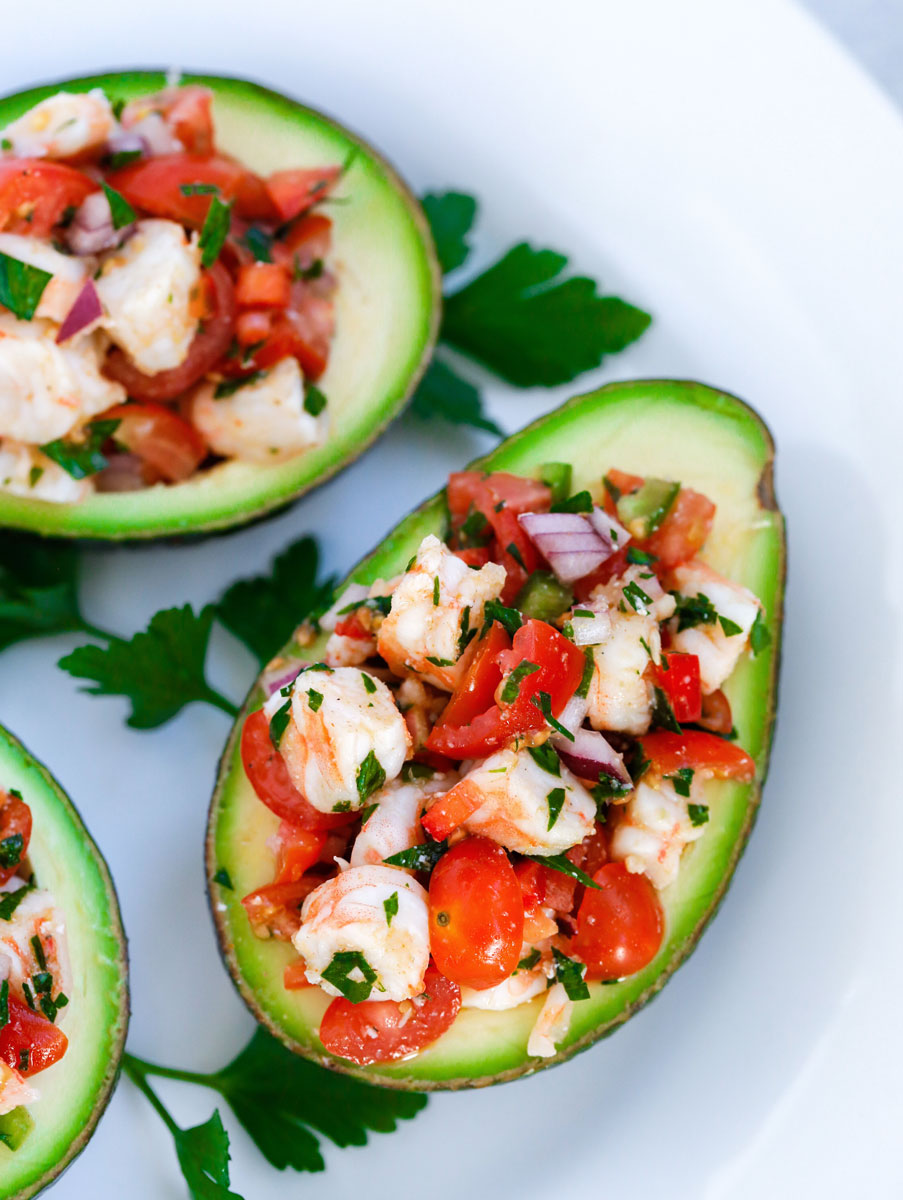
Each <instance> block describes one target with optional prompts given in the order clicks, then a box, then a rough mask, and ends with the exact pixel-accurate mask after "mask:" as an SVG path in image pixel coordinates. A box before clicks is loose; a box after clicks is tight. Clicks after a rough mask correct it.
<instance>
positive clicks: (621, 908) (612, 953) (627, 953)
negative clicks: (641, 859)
mask: <svg viewBox="0 0 903 1200" xmlns="http://www.w3.org/2000/svg"><path fill="white" fill-rule="evenodd" d="M593 882H594V883H597V884H598V885H599V890H597V889H595V888H587V889H586V891H585V892H584V895H583V899H582V901H581V902H580V908H579V910H578V912H577V932H576V934H575V935H574V937H573V938H572V939H571V942H570V945H569V947H568V949H569V952H570V953H571V954H574V955H576V956H577V958H579V959H580V961H581V962H585V963H586V967H587V971H586V976H587V978H588V979H620V978H621V977H622V976H624V975H635V974H636V972H637V971H642V969H643V967H645V966H647V965H648V964H649V963H651V962H652V960H653V958H655V956H656V954H658V952H659V948H660V947H661V944H662V938H663V937H664V932H665V920H664V914H663V913H662V907H661V904H660V903H659V899H658V895H657V893H656V891H655V888H654V887H653V886H652V884H651V883H650V882H649V880H648V879H647V878H646V876H645V875H632V874H631V873H630V872H629V871H628V870H627V868H626V867H625V866H624V864H623V863H621V862H613V863H606V865H605V866H603V867H600V868H599V870H598V871H596V872H595V874H594V875H593Z"/></svg>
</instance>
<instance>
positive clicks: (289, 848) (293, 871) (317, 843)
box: [274, 821, 326, 883]
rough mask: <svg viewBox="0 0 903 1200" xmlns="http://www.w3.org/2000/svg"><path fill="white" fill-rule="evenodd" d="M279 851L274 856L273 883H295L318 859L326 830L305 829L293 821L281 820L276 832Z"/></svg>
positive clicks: (324, 843) (324, 840)
mask: <svg viewBox="0 0 903 1200" xmlns="http://www.w3.org/2000/svg"><path fill="white" fill-rule="evenodd" d="M276 839H277V841H278V842H279V851H278V854H277V856H276V878H275V880H274V882H275V883H297V882H298V881H299V880H300V879H301V877H302V876H303V875H304V872H305V871H308V870H310V868H311V867H312V866H313V865H314V863H315V862H318V861H319V859H320V853H321V851H322V849H323V847H324V846H325V845H326V831H325V830H322V829H305V827H304V826H303V825H296V824H295V823H294V821H282V822H281V823H280V825H279V831H278V833H277V834H276Z"/></svg>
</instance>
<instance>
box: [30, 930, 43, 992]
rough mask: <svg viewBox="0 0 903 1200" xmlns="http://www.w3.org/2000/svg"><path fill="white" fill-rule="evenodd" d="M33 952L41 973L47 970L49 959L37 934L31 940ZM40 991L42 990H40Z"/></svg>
mask: <svg viewBox="0 0 903 1200" xmlns="http://www.w3.org/2000/svg"><path fill="white" fill-rule="evenodd" d="M31 951H32V954H34V960H35V962H36V963H37V964H38V970H39V971H46V970H47V958H46V956H45V954H44V945H43V943H42V941H41V939H40V938H39V937H38V935H37V934H35V935H34V937H33V938H32V939H31ZM38 990H39V991H40V989H38Z"/></svg>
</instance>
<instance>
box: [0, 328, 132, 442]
mask: <svg viewBox="0 0 903 1200" xmlns="http://www.w3.org/2000/svg"><path fill="white" fill-rule="evenodd" d="M56 329H57V327H56V325H54V324H52V323H51V322H50V321H46V320H41V319H40V318H38V317H35V318H34V319H33V320H31V321H20V320H18V319H17V318H16V317H14V316H13V315H12V313H7V312H0V437H2V438H12V439H13V440H14V441H17V442H28V443H31V444H33V445H39V446H40V445H42V444H43V443H44V442H52V441H54V440H55V439H56V438H60V437H65V436H66V435H67V434H68V433H70V432H71V431H72V430H73V429H74V428H75V427H76V425H79V424H80V423H81V422H82V421H85V420H87V419H88V418H89V417H93V416H96V415H97V413H99V412H103V410H104V409H106V408H111V407H112V406H113V405H114V404H121V403H122V402H123V401H124V400H125V398H126V395H125V388H123V387H122V386H121V385H120V384H118V383H113V381H112V380H110V379H105V378H104V376H103V375H101V373H100V358H101V351H102V348H103V340H102V338H103V335H102V334H101V333H99V332H98V333H91V334H88V335H87V336H86V337H83V338H77V339H75V340H74V341H73V342H72V343H68V342H67V343H66V344H65V345H62V346H58V345H57V344H56V340H55V339H56Z"/></svg>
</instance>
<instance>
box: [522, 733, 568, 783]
mask: <svg viewBox="0 0 903 1200" xmlns="http://www.w3.org/2000/svg"><path fill="white" fill-rule="evenodd" d="M527 753H528V754H529V755H530V757H531V758H532V759H533V761H534V762H535V763H536V765H537V766H538V767H541V768H542V769H543V771H547V772H548V773H549V774H550V775H557V776H558V777H559V778H560V776H561V759H560V758H559V757H558V755H557V754H556V752H555V747H554V746H553V745H552V743H551V742H543V743H542V745H540V746H528V747H527Z"/></svg>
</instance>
